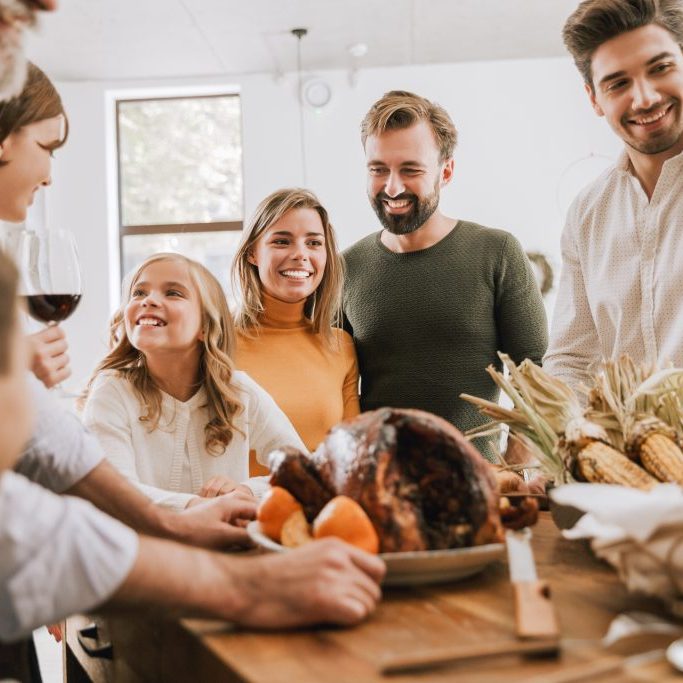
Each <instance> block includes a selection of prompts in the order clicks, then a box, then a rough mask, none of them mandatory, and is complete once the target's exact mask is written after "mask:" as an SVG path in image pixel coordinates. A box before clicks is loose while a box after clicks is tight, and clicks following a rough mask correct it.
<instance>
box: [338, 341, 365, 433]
mask: <svg viewBox="0 0 683 683" xmlns="http://www.w3.org/2000/svg"><path fill="white" fill-rule="evenodd" d="M340 334H341V344H342V355H343V358H344V366H345V368H346V375H345V376H344V386H343V387H342V396H343V399H344V414H343V418H344V419H345V420H347V419H348V418H350V417H355V416H356V415H358V414H359V413H360V399H359V396H358V358H357V356H356V349H355V347H354V345H353V338H352V337H351V335H350V334H349V333H348V332H340Z"/></svg>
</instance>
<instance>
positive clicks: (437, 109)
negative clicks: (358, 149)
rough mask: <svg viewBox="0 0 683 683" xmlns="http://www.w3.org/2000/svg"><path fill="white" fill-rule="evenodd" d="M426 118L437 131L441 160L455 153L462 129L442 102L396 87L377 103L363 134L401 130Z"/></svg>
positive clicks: (433, 129) (365, 120)
mask: <svg viewBox="0 0 683 683" xmlns="http://www.w3.org/2000/svg"><path fill="white" fill-rule="evenodd" d="M420 121H426V122H427V123H428V124H429V127H430V128H431V129H432V132H433V133H434V137H435V138H436V144H437V147H438V148H439V156H440V161H446V159H450V158H451V157H452V156H453V151H454V150H455V145H456V143H457V142H458V131H457V130H456V129H455V126H454V125H453V120H452V119H451V117H450V116H449V115H448V112H447V111H446V110H445V109H444V108H443V107H442V106H441V105H439V104H436V103H434V102H430V101H429V100H428V99H426V98H424V97H420V96H419V95H415V94H414V93H412V92H407V91H406V90H392V91H390V92H388V93H386V94H385V95H383V96H382V97H381V98H380V99H379V100H377V102H375V103H374V104H373V105H372V107H370V111H369V112H368V113H367V114H366V115H365V118H364V119H363V121H362V122H361V124H360V137H361V141H362V143H363V147H365V141H366V140H367V139H368V137H369V136H370V135H381V134H382V133H384V132H386V131H388V130H401V129H403V128H410V126H412V125H414V124H416V123H418V122H420Z"/></svg>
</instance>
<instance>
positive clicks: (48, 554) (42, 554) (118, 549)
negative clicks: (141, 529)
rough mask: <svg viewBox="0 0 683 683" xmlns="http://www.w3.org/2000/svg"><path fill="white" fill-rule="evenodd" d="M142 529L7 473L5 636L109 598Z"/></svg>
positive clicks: (1, 620)
mask: <svg viewBox="0 0 683 683" xmlns="http://www.w3.org/2000/svg"><path fill="white" fill-rule="evenodd" d="M137 553H138V537H137V534H136V533H135V532H134V531H133V530H132V529H129V528H128V527H126V526H124V525H123V524H121V523H120V522H117V521H116V520H115V519H112V518H111V517H108V516H107V515H105V514H104V513H103V512H100V511H99V510H97V509H95V508H94V507H93V506H92V505H91V504H90V503H87V502H85V501H84V500H79V499H77V498H71V497H70V496H59V495H56V494H54V493H51V492H50V491H47V490H46V489H44V488H42V487H41V486H38V485H37V484H33V483H31V482H30V481H28V480H27V479H25V478H24V477H22V476H21V475H19V474H15V473H14V472H4V473H0V641H4V640H14V639H16V638H20V637H22V636H26V635H28V634H29V633H30V632H31V631H32V630H33V629H34V628H37V627H38V626H41V625H43V624H49V623H51V622H54V621H59V620H60V619H64V618H65V617H67V616H69V615H70V614H73V613H74V612H81V611H87V610H90V609H92V608H93V607H96V606H97V605H101V604H102V603H103V602H106V600H107V599H108V598H110V597H111V595H112V594H113V593H114V592H116V590H117V589H118V588H119V586H120V585H121V584H122V583H123V581H124V579H125V578H126V576H127V575H128V574H129V572H130V571H131V568H132V567H133V563H134V562H135V558H136V557H137Z"/></svg>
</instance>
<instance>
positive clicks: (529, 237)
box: [47, 59, 620, 378]
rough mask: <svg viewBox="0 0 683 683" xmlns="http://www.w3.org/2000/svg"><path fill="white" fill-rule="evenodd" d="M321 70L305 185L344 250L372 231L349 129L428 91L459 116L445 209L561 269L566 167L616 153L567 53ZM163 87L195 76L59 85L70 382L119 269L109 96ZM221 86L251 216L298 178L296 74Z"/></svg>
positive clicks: (84, 359) (54, 199) (354, 136)
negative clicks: (394, 100)
mask: <svg viewBox="0 0 683 683" xmlns="http://www.w3.org/2000/svg"><path fill="white" fill-rule="evenodd" d="M317 75H318V76H322V77H324V78H326V79H327V80H328V81H329V82H330V83H331V85H332V88H333V91H334V97H333V99H332V101H331V103H330V104H329V105H328V106H327V107H326V108H325V109H324V110H323V111H321V112H319V113H316V112H314V111H312V110H308V111H307V112H306V118H305V127H306V149H307V170H308V186H309V187H310V188H311V189H312V190H314V191H315V192H316V193H318V195H319V196H320V198H321V200H322V201H323V204H325V205H326V206H327V208H328V209H329V211H330V214H331V216H332V219H333V223H334V225H335V227H336V228H337V232H338V234H339V238H340V242H341V245H342V246H343V247H346V246H348V245H350V244H352V243H353V242H354V241H356V240H357V239H359V238H360V237H362V236H363V235H366V234H367V233H369V232H371V231H373V230H376V229H377V221H376V218H375V216H374V214H373V213H372V210H371V209H370V207H369V204H368V201H367V198H366V196H365V169H364V160H363V153H362V149H361V146H360V141H359V135H358V128H359V123H360V121H361V119H362V117H363V115H364V114H365V112H366V111H367V109H368V108H369V106H370V105H371V104H372V102H374V101H375V100H376V99H377V98H378V97H380V96H381V95H382V94H383V93H384V92H386V91H387V90H391V89H407V90H412V91H414V92H417V93H419V94H421V95H424V96H426V97H428V98H430V99H433V100H435V101H437V102H439V103H440V104H442V105H443V106H445V107H446V108H447V109H448V111H449V112H450V113H451V115H452V117H453V119H454V121H455V124H456V127H457V128H458V131H459V134H460V142H459V145H458V148H457V149H456V155H455V159H456V172H455V178H454V181H453V183H452V184H451V186H450V187H448V188H446V189H445V190H444V193H443V199H442V208H443V210H444V211H445V213H446V214H447V215H450V216H453V217H456V218H467V219H471V220H476V221H478V222H480V223H483V224H485V225H490V226H493V227H501V228H505V229H507V230H510V231H511V232H512V233H514V234H515V235H516V236H517V237H518V238H519V239H520V240H521V242H522V244H523V245H524V246H525V248H526V249H528V250H538V251H542V252H544V253H546V254H549V255H550V256H551V259H552V260H553V261H554V263H555V264H556V265H558V266H559V263H560V258H559V237H560V231H561V228H562V223H563V216H562V215H561V213H562V211H561V210H560V207H558V201H557V193H558V187H559V186H560V185H561V184H562V183H565V182H566V179H567V177H568V176H567V174H566V173H565V171H566V169H567V168H568V167H569V166H570V165H571V164H572V163H573V162H575V161H576V160H578V159H580V158H582V157H586V156H588V155H590V154H596V155H605V156H607V157H611V158H614V157H616V155H617V154H618V151H619V149H620V146H619V143H618V141H617V140H616V138H615V137H614V136H613V135H612V134H611V133H610V132H609V130H608V128H607V126H606V124H605V122H604V121H602V120H599V119H598V118H597V117H596V116H595V115H594V114H593V112H592V110H591V109H590V107H589V105H588V101H587V99H586V96H585V94H584V92H583V88H582V85H581V82H580V79H579V76H578V74H577V73H576V71H575V69H574V67H573V64H572V63H571V62H570V61H569V60H568V59H544V60H515V61H502V62H477V63H463V64H451V65H436V66H416V67H410V68H405V67H401V68H382V69H368V70H364V71H362V72H361V73H360V74H359V78H358V82H357V84H356V86H355V87H351V86H350V85H349V79H348V73H347V72H345V71H330V72H319V73H318V74H317ZM217 84H218V85H221V83H220V81H218V82H217V81H216V80H215V79H214V80H212V81H210V82H207V83H206V85H207V86H209V85H210V86H215V85H217ZM160 85H163V86H164V87H169V86H178V87H184V86H189V85H197V81H194V82H192V83H190V82H188V81H186V80H183V81H178V82H177V83H175V82H174V83H169V82H163V83H136V84H131V83H116V84H108V83H60V84H58V86H59V88H60V91H61V93H62V95H63V98H64V101H65V105H66V108H67V111H68V113H69V117H70V122H71V134H70V140H69V143H68V145H67V146H66V147H65V148H64V149H62V150H60V151H59V152H58V157H57V159H56V161H55V171H54V180H55V182H54V185H53V187H52V188H51V189H50V191H49V196H48V207H47V213H48V222H49V223H50V224H52V225H60V226H64V227H68V228H70V229H72V230H73V231H74V232H76V234H77V236H78V240H79V245H80V250H81V255H82V261H83V267H84V281H85V295H84V297H83V300H82V303H81V305H80V307H79V310H78V311H77V313H76V314H75V315H74V316H73V319H72V320H71V321H69V322H68V324H67V330H68V332H69V336H70V340H71V347H72V350H73V364H74V372H75V376H76V377H77V378H83V377H84V376H86V375H87V374H88V373H89V371H90V370H91V368H92V366H93V364H94V363H95V362H96V360H97V359H98V357H99V356H101V354H102V353H103V351H104V343H105V340H106V330H105V328H106V321H107V318H108V316H109V314H110V307H109V300H110V298H109V294H110V291H109V289H110V288H109V278H110V275H113V276H114V278H115V275H114V274H115V272H116V270H115V269H114V271H113V273H112V271H111V270H110V268H111V259H110V256H111V254H110V252H111V249H110V248H109V246H108V236H107V224H108V222H109V221H110V217H111V211H113V210H114V207H111V206H107V191H106V186H107V170H108V169H107V151H106V149H107V148H106V144H107V141H106V132H105V131H106V126H105V120H106V114H107V106H106V93H107V91H110V90H112V89H122V88H131V87H134V86H135V87H141V88H147V87H149V88H153V87H155V86H157V87H158V86H160ZM225 85H226V86H228V87H229V88H230V89H231V90H232V89H234V88H235V87H236V86H237V87H239V89H240V92H241V96H242V114H243V135H244V187H245V211H246V213H247V215H248V214H249V213H250V212H251V211H252V210H253V208H254V207H255V205H256V204H257V203H258V202H259V201H260V199H262V198H263V197H264V196H265V195H266V194H268V193H269V192H271V191H272V190H274V189H276V188H278V187H283V186H287V185H299V184H301V183H302V173H301V163H300V145H299V143H300V141H299V121H298V104H297V99H296V79H295V77H294V75H292V74H290V75H288V76H287V77H286V78H285V79H284V80H283V81H282V82H279V83H277V82H275V81H274V80H273V79H272V78H271V77H270V76H268V75H259V76H245V77H243V78H237V79H235V78H232V79H229V80H226V81H225ZM598 158H600V157H598ZM578 168H579V173H580V169H581V165H579V167H578ZM591 170H592V171H593V172H594V171H595V168H594V165H593V166H591ZM574 175H575V174H574ZM590 179H591V178H590V177H586V178H580V181H581V183H583V182H584V181H585V182H588V181H589V180H590ZM572 182H574V183H576V182H577V180H576V178H575V177H572ZM562 189H564V190H566V188H562ZM563 208H566V207H563Z"/></svg>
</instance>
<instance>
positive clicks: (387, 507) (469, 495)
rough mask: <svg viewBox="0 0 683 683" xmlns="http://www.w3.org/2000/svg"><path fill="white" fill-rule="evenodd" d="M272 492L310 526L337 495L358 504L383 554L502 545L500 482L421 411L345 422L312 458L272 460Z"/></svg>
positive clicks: (454, 433)
mask: <svg viewBox="0 0 683 683" xmlns="http://www.w3.org/2000/svg"><path fill="white" fill-rule="evenodd" d="M270 465H271V471H272V474H271V480H270V483H271V484H272V485H273V486H282V487H284V488H286V489H287V490H289V492H290V493H292V495H294V497H295V498H297V499H298V500H299V502H300V503H301V504H302V506H303V508H304V513H305V515H306V517H307V519H308V520H309V521H312V520H313V519H314V518H315V516H316V515H317V514H318V512H320V510H321V509H322V508H323V506H324V505H325V504H326V503H327V502H328V501H329V500H330V499H331V498H333V497H334V496H336V495H340V494H343V495H346V496H349V497H350V498H353V499H354V500H356V501H358V503H360V505H361V506H362V507H363V509H364V510H365V512H366V513H367V514H368V516H369V517H370V520H371V521H372V523H373V525H374V527H375V529H376V530H377V533H378V535H379V538H380V550H381V552H402V551H411V550H435V549H444V548H462V547H466V546H472V545H481V544H484V543H493V542H498V541H501V540H502V538H503V528H502V525H501V521H500V515H499V512H498V493H497V490H496V480H495V477H494V475H493V473H492V470H491V468H490V466H489V465H488V464H487V463H486V461H485V460H484V459H483V458H482V456H481V455H480V454H479V452H478V451H477V450H476V449H475V448H474V447H473V446H472V445H471V444H470V443H469V442H468V441H467V440H466V439H465V438H464V437H463V435H462V434H461V433H460V432H459V431H458V430H457V429H456V428H455V427H453V426H452V425H451V424H450V423H448V422H446V421H445V420H442V419H441V418H439V417H436V416H435V415H432V414H431V413H426V412H423V411H419V410H399V409H391V408H381V409H379V410H375V411H371V412H367V413H363V414H362V415H359V416H358V417H355V418H353V419H351V420H347V421H345V422H342V423H340V424H339V425H337V426H336V427H334V428H333V429H332V430H330V432H329V433H328V435H327V437H326V438H325V440H324V441H323V442H322V443H321V444H320V446H319V447H318V449H317V450H316V451H315V453H314V454H313V455H312V456H309V455H305V454H303V453H301V452H299V451H297V450H295V449H283V450H278V451H275V452H274V453H272V454H271V456H270Z"/></svg>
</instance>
